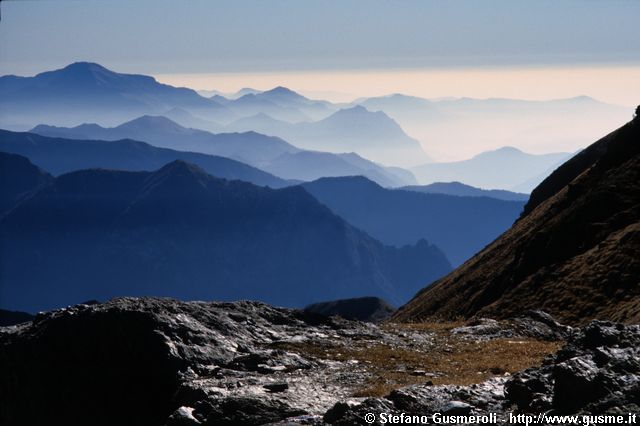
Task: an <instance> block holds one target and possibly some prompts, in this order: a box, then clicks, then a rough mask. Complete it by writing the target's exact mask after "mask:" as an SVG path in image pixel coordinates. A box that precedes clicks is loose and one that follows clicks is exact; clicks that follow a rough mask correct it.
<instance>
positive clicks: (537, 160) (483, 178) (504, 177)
mask: <svg viewBox="0 0 640 426" xmlns="http://www.w3.org/2000/svg"><path fill="white" fill-rule="evenodd" d="M570 156H571V154H568V153H554V154H544V155H534V154H527V153H525V152H522V151H520V150H519V149H517V148H512V147H504V148H500V149H497V150H495V151H487V152H483V153H481V154H478V155H476V156H474V157H473V158H471V159H469V160H464V161H455V162H451V163H429V164H424V165H421V166H418V167H414V168H412V169H411V171H412V172H413V174H414V175H415V176H416V178H417V179H418V181H419V182H420V183H421V184H429V183H434V182H454V181H455V182H462V183H464V184H466V185H471V186H475V187H479V188H486V189H505V190H511V188H513V187H516V186H519V185H520V184H522V183H524V182H528V183H529V184H530V185H531V186H530V187H529V188H528V190H529V191H530V190H531V189H533V188H534V187H535V185H537V183H539V182H533V181H531V178H534V177H537V176H540V175H541V173H544V172H546V171H548V173H550V172H551V171H552V170H549V168H550V167H553V166H557V165H560V164H561V163H562V162H564V161H566V160H567V159H568V157H570ZM544 177H545V176H544V175H543V176H540V177H539V179H540V180H542V179H544ZM522 190H524V189H523V188H521V191H522Z"/></svg>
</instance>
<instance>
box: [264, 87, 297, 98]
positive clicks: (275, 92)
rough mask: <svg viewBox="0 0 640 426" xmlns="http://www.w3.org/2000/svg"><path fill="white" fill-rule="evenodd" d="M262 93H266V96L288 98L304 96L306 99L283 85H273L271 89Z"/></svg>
mask: <svg viewBox="0 0 640 426" xmlns="http://www.w3.org/2000/svg"><path fill="white" fill-rule="evenodd" d="M262 95H267V96H277V97H280V98H282V97H288V98H295V99H300V98H304V99H306V98H305V97H304V96H302V95H301V94H299V93H297V92H294V91H293V90H291V89H289V88H287V87H284V86H278V87H274V88H273V89H271V90H267V91H266V92H262Z"/></svg>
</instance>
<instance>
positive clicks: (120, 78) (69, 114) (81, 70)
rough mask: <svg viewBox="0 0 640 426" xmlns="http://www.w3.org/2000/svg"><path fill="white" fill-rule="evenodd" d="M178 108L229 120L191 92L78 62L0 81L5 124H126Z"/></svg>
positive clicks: (0, 109)
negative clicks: (33, 74) (128, 120)
mask: <svg viewBox="0 0 640 426" xmlns="http://www.w3.org/2000/svg"><path fill="white" fill-rule="evenodd" d="M174 107H180V108H184V109H186V110H188V111H191V112H197V113H199V114H201V115H206V116H209V115H215V116H217V117H226V116H229V112H228V111H227V110H226V109H225V108H224V107H223V106H222V105H220V104H218V103H217V102H215V101H213V100H211V99H207V98H204V97H202V96H200V95H198V93H197V92H195V91H194V90H191V89H187V88H179V87H173V86H169V85H166V84H161V83H158V82H157V81H156V80H155V79H154V78H153V77H149V76H145V75H137V74H121V73H116V72H113V71H111V70H108V69H107V68H105V67H103V66H101V65H98V64H95V63H89V62H77V63H73V64H70V65H68V66H66V67H64V68H62V69H60V70H54V71H47V72H43V73H40V74H38V75H36V76H34V77H18V76H14V75H8V76H3V77H0V112H1V114H0V115H1V116H2V123H3V126H4V127H7V123H13V124H14V125H19V124H25V123H33V124H32V126H33V125H35V124H38V123H55V124H58V125H72V124H74V123H78V122H94V121H96V118H98V117H99V118H100V120H101V122H103V123H117V122H122V121H124V120H127V119H131V118H133V117H136V116H139V115H142V114H149V113H160V112H164V111H167V110H169V109H171V108H174Z"/></svg>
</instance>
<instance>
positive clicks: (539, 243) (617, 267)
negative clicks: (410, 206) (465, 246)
mask: <svg viewBox="0 0 640 426" xmlns="http://www.w3.org/2000/svg"><path fill="white" fill-rule="evenodd" d="M532 308H537V309H543V310H545V311H547V312H550V313H551V314H553V315H554V316H557V317H558V318H560V319H562V320H564V321H565V322H569V323H574V324H575V323H584V322H586V321H588V320H589V319H592V318H600V319H613V320H618V321H624V322H638V321H640V119H637V118H636V119H635V120H634V121H632V122H630V123H628V124H626V125H625V126H623V127H621V128H620V129H618V130H616V131H615V132H613V133H611V134H609V135H608V136H606V137H604V138H603V139H601V140H600V141H598V142H596V143H595V144H593V145H592V146H590V147H589V148H587V149H586V150H585V151H584V152H582V153H581V154H579V155H578V156H576V157H575V158H574V159H572V160H570V161H569V162H567V163H566V164H564V165H563V166H562V167H560V168H559V169H558V170H556V171H555V172H554V173H553V174H552V175H551V176H549V177H548V178H547V179H546V180H545V181H544V182H543V183H542V184H541V185H540V186H539V187H538V188H536V190H535V191H533V193H532V194H531V200H530V201H529V204H528V205H527V207H526V209H525V213H524V214H523V216H522V217H521V218H520V219H519V220H518V222H517V223H516V224H514V226H513V227H512V228H511V229H510V230H508V231H507V232H505V233H504V234H503V235H502V236H501V237H499V238H498V239H497V240H495V241H494V242H493V243H492V244H490V245H489V246H488V247H486V248H485V249H484V250H482V251H481V252H480V253H478V254H477V255H476V256H474V257H473V258H472V259H471V260H469V261H468V262H466V263H465V264H464V265H462V266H461V267H460V268H458V269H456V270H455V271H454V272H452V273H451V274H449V275H447V276H446V277H444V278H442V279H441V280H439V281H437V282H436V283H434V284H433V285H432V286H430V287H427V288H425V289H423V290H422V291H421V292H420V293H418V295H417V296H416V297H415V298H414V299H413V300H412V301H411V302H409V303H408V304H407V305H406V306H404V307H402V308H401V309H400V310H399V311H398V313H397V314H396V316H395V318H396V319H397V320H402V321H420V320H425V319H428V318H440V319H447V318H449V319H450V318H455V317H471V316H474V315H488V316H493V317H508V316H511V315H513V314H515V313H517V312H521V311H522V310H523V309H532Z"/></svg>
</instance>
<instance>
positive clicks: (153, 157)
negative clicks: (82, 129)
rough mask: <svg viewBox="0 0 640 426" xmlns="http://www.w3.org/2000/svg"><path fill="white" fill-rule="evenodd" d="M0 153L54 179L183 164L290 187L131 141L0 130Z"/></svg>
mask: <svg viewBox="0 0 640 426" xmlns="http://www.w3.org/2000/svg"><path fill="white" fill-rule="evenodd" d="M0 151H5V152H9V153H14V154H19V155H22V156H25V157H27V158H29V160H31V162H33V163H34V164H36V165H38V166H39V167H42V168H43V169H45V170H47V171H49V172H51V173H53V174H54V175H59V174H62V173H67V172H72V171H76V170H82V169H87V168H103V169H118V170H130V171H138V170H155V169H157V168H159V167H162V166H164V165H165V164H167V163H169V162H172V161H175V160H184V161H188V162H190V163H193V164H196V165H198V166H199V167H202V168H203V169H204V170H205V171H207V172H208V173H210V174H212V175H214V176H216V177H220V178H225V179H238V180H243V181H246V182H251V183H254V184H256V185H261V186H270V187H272V188H280V187H283V186H288V185H290V184H291V182H288V181H285V180H283V179H280V178H278V177H276V176H273V175H271V174H269V173H267V172H264V171H262V170H259V169H256V168H254V167H251V166H248V165H246V164H244V163H241V162H239V161H236V160H232V159H229V158H225V157H218V156H213V155H206V154H200V153H196V152H183V151H175V150H172V149H167V148H156V147H154V146H151V145H149V144H147V143H144V142H139V141H134V140H130V139H122V140H117V141H99V140H76V139H64V138H51V137H47V136H41V135H36V134H33V133H23V132H10V131H8V130H0Z"/></svg>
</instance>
